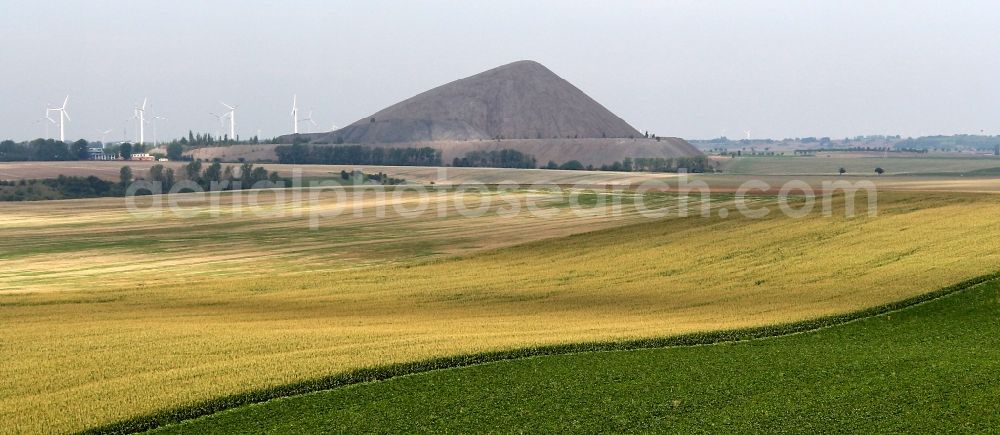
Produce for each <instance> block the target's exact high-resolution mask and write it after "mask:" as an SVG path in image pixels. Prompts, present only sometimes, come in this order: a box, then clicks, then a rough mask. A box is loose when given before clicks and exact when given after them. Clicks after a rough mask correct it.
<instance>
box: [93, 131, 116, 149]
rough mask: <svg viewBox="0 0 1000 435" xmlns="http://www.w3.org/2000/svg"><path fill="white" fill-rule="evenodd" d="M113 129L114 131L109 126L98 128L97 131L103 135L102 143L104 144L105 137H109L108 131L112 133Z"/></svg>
mask: <svg viewBox="0 0 1000 435" xmlns="http://www.w3.org/2000/svg"><path fill="white" fill-rule="evenodd" d="M112 131H114V129H113V128H109V129H107V130H100V129H98V130H97V133H98V134H100V135H101V145H103V144H104V139H106V138H107V137H108V133H111V132H112Z"/></svg>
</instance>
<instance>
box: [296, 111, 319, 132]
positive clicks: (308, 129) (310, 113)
mask: <svg viewBox="0 0 1000 435" xmlns="http://www.w3.org/2000/svg"><path fill="white" fill-rule="evenodd" d="M300 121H303V122H306V121H308V122H309V124H312V125H313V127H315V126H316V121H314V120H313V111H312V110H310V111H309V115H306V117H305V118H302V119H300ZM309 124H306V133H312V127H310V126H309ZM296 133H298V131H296Z"/></svg>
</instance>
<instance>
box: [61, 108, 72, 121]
mask: <svg viewBox="0 0 1000 435" xmlns="http://www.w3.org/2000/svg"><path fill="white" fill-rule="evenodd" d="M62 113H63V115H66V120H67V121H72V120H73V119H72V118H70V117H69V112H67V111H66V109H63V110H62Z"/></svg>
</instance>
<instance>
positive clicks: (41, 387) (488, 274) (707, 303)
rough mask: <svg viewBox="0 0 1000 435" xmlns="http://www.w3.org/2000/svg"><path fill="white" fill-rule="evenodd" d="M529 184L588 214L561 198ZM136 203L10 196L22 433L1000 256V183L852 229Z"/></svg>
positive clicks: (825, 300) (811, 221) (12, 327)
mask: <svg viewBox="0 0 1000 435" xmlns="http://www.w3.org/2000/svg"><path fill="white" fill-rule="evenodd" d="M250 194H252V193H250V192H226V193H223V194H219V195H220V200H222V201H223V203H224V204H225V203H226V202H225V201H227V199H225V198H228V201H234V198H235V197H236V195H250ZM257 194H260V193H259V192H258V193H257ZM463 195H478V194H477V193H466V194H463ZM509 195H512V196H513V197H515V198H520V199H525V198H527V197H529V196H530V197H533V198H537V199H545V200H547V201H548V202H547V203H548V204H549V206H550V207H552V208H553V209H555V210H562V211H563V212H566V210H565V204H566V202H565V200H564V199H562V198H559V197H552V196H546V195H550V194H548V193H543V192H537V191H531V190H523V191H517V192H512V193H510V194H509ZM652 195H653V196H654V197H657V198H658V199H659V200H660V201H662V202H663V203H664V204H666V203H669V202H670V201H671V200H672V196H671V194H652ZM143 200H153V199H152V198H143ZM187 200H188V201H190V202H192V203H194V204H193V205H192V204H188V206H190V207H195V208H197V202H198V201H203V200H204V199H203V198H198V197H196V196H190V197H188V198H187ZM114 201H121V199H97V200H82V201H71V202H57V203H38V204H17V205H16V206H10V205H3V211H4V212H3V213H0V219H2V220H3V222H2V224H3V225H0V243H2V244H3V246H0V252H2V253H3V254H2V257H0V259H2V261H3V262H4V268H3V270H2V275H0V283H2V284H3V285H2V290H0V321H2V323H3V324H4V325H5V335H4V338H3V340H2V341H0V346H2V350H3V352H2V353H0V354H2V363H3V364H0V379H2V380H3V381H2V382H3V388H2V389H0V421H2V422H3V426H4V431H8V430H9V431H24V432H53V431H56V432H64V431H75V430H83V429H86V428H89V427H95V426H100V425H105V424H110V423H113V422H116V421H121V420H125V419H129V418H135V417H139V416H143V415H147V414H151V413H156V412H162V411H164V410H169V409H175V408H179V407H185V406H191V405H194V404H198V403H203V402H206V401H209V400H212V399H213V398H217V397H220V396H227V395H233V394H238V393H242V392H248V391H256V390H261V389H265V388H269V387H274V386H280V385H285V384H289V383H295V382H300V381H304V380H310V379H316V378H320V377H324V376H329V375H331V374H336V373H341V372H345V371H349V370H352V369H358V368H363V367H378V366H384V365H386V364H392V363H399V362H410V361H423V360H427V359H429V358H436V357H444V356H450V355H464V354H474V353H479V352H487V351H496V350H504V349H518V348H524V347H530V346H543V345H554V344H562V343H584V342H593V341H608V340H610V341H618V340H630V339H641V338H650V337H664V336H671V335H676V334H684V333H692V332H699V331H715V330H724V329H733V328H745V327H752V326H760V325H771V324H777V323H785V322H794V321H800V320H805V319H811V318H815V317H819V316H824V315H830V314H836V313H843V312H848V311H853V310H858V309H861V308H864V307H870V306H875V305H879V304H883V303H887V302H891V301H896V300H900V299H904V298H907V297H911V296H914V295H919V294H922V293H926V292H929V291H933V290H935V289H938V288H941V287H944V286H947V285H950V284H953V283H956V282H959V281H962V280H965V279H968V278H971V277H974V276H978V275H982V274H984V273H988V272H991V271H993V270H995V269H996V265H997V264H998V260H1000V254H998V253H997V252H996V250H995V246H994V243H993V242H992V240H994V239H995V237H996V236H997V235H1000V222H997V221H996V219H995V215H996V211H997V210H998V208H1000V207H998V206H1000V199H998V198H996V197H994V196H992V195H973V194H954V193H952V194H947V195H945V194H934V193H924V192H917V193H906V192H880V195H879V204H878V205H879V210H878V216H877V217H868V216H867V215H864V214H862V216H859V217H854V218H850V219H848V218H844V217H841V216H838V215H835V216H834V217H822V216H821V215H820V214H819V213H818V212H817V213H815V214H813V215H809V216H807V217H806V218H803V219H791V218H788V217H784V216H783V215H781V214H779V213H772V214H771V215H770V216H769V217H767V218H765V219H756V220H754V219H746V218H741V217H738V216H736V215H730V217H729V218H727V219H722V218H718V217H712V218H702V217H688V218H677V217H669V218H664V219H653V220H648V219H646V218H643V217H641V216H638V215H636V214H635V213H626V217H623V218H622V219H607V218H606V217H605V216H602V215H601V214H600V213H599V212H598V210H594V213H593V215H592V216H589V217H579V216H575V215H559V216H557V217H556V218H554V219H551V220H546V219H539V218H536V217H532V216H515V217H513V218H510V217H507V218H501V217H499V216H497V215H496V213H492V212H491V213H487V214H485V215H483V216H480V217H459V216H455V215H454V214H451V215H447V216H445V217H443V218H439V217H437V215H432V216H430V217H426V218H425V217H422V218H418V219H413V220H406V219H401V218H395V217H393V216H391V215H390V216H387V217H386V218H385V219H365V218H357V219H355V218H353V217H352V216H350V215H348V216H343V217H341V218H340V219H331V220H329V222H326V224H327V226H325V227H321V229H320V230H318V231H310V230H309V229H308V227H307V226H306V223H305V222H304V221H302V220H296V219H288V220H285V221H282V220H280V219H278V220H275V219H263V218H261V219H258V218H255V217H253V216H248V215H247V214H243V215H239V213H237V212H227V213H222V214H220V215H219V216H213V215H212V214H211V213H210V212H208V211H204V212H199V213H198V214H197V216H196V217H194V218H189V219H176V221H175V220H172V219H170V218H167V217H164V216H156V215H155V214H150V215H148V216H133V215H129V214H128V213H126V212H125V211H124V210H122V209H121V208H120V202H114ZM757 201H758V205H764V204H767V203H769V202H771V201H773V199H772V198H770V197H761V198H758V199H757ZM274 202H275V205H276V207H279V208H280V207H283V205H282V204H281V202H280V201H278V200H277V199H276V198H275V200H274ZM242 203H245V201H242ZM859 203H863V201H859ZM729 205H730V204H728V203H726V202H725V201H722V202H720V203H717V204H715V206H716V207H720V206H729ZM359 206H360V207H362V208H363V207H367V206H371V203H370V202H366V201H362V202H361V203H360V205H359ZM223 209H224V210H225V208H223ZM862 210H863V207H862ZM713 216H717V214H714V213H713ZM591 230H596V231H591ZM587 231H590V232H587ZM549 237H554V238H549ZM540 238H543V239H541V240H539V239H540ZM533 240H534V241H533ZM515 245H516V246H515ZM55 349H58V352H56V351H55Z"/></svg>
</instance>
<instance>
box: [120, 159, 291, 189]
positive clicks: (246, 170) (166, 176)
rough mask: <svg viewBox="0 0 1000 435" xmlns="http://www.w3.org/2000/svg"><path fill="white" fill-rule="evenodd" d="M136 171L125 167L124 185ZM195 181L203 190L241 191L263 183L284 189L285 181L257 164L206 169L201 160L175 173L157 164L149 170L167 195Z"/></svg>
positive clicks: (208, 167) (215, 163) (125, 185)
mask: <svg viewBox="0 0 1000 435" xmlns="http://www.w3.org/2000/svg"><path fill="white" fill-rule="evenodd" d="M132 177H133V174H132V169H131V168H130V167H128V166H124V167H122V169H121V172H120V174H119V178H120V185H121V186H122V187H123V188H127V187H128V186H129V185H130V184H131V183H132V182H133V181H135V180H133V178H132ZM184 180H187V181H191V182H193V183H195V184H197V185H198V186H199V187H201V188H202V189H203V190H238V189H249V188H251V187H254V185H256V184H257V183H259V182H261V181H268V182H271V183H272V185H274V186H278V185H281V186H284V185H285V184H286V183H285V180H284V179H283V178H281V177H280V176H278V173H277V172H269V171H268V170H267V169H264V168H262V167H259V166H258V167H254V165H253V163H243V164H241V165H239V166H237V167H236V168H234V167H233V166H226V167H223V166H222V164H221V163H219V162H214V163H212V164H210V165H208V166H204V165H203V164H202V162H200V161H194V162H191V163H188V164H187V165H185V166H184V167H182V168H181V171H180V173H179V174H178V173H175V171H174V169H173V168H165V167H164V166H163V165H153V166H151V167H150V168H149V180H148V181H151V182H153V183H158V184H159V185H160V186H162V191H163V192H168V191H170V189H172V188H173V187H174V186H175V185H176V184H177V183H178V182H181V181H184Z"/></svg>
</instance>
